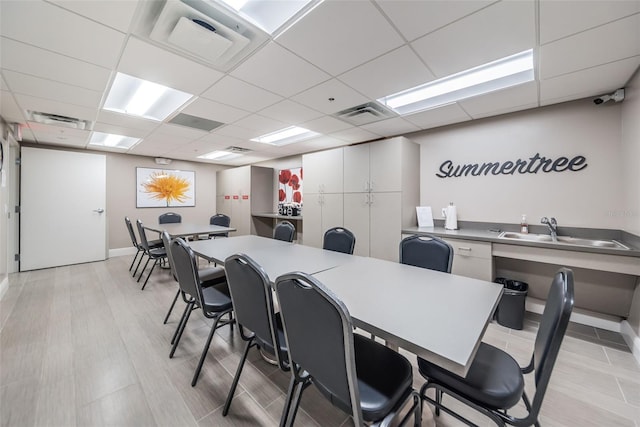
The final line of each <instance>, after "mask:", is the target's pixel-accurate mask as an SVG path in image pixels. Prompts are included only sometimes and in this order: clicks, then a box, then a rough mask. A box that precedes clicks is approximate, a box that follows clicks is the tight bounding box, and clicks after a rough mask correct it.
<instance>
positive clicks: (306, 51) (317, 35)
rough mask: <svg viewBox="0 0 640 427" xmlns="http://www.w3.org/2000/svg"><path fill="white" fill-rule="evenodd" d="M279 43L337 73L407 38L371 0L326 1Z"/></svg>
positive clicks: (291, 29)
mask: <svg viewBox="0 0 640 427" xmlns="http://www.w3.org/2000/svg"><path fill="white" fill-rule="evenodd" d="M277 42H278V43H279V44H281V45H283V46H284V47H286V48H287V49H289V50H291V51H292V52H294V53H296V54H297V55H299V56H301V57H302V58H305V59H306V60H307V61H309V62H311V63H312V64H314V65H316V66H318V67H320V68H321V69H322V70H324V71H326V72H328V73H329V74H332V75H334V76H335V75H338V74H340V73H343V72H345V71H347V70H349V69H351V68H353V67H356V66H358V65H360V64H362V63H364V62H367V61H369V60H371V59H373V58H375V57H377V56H380V55H382V54H383V53H385V52H388V51H390V50H392V49H394V48H397V47H399V46H401V45H402V44H403V43H404V40H403V39H402V38H401V37H400V35H399V34H398V33H397V32H396V31H395V30H394V29H393V27H392V26H391V25H390V24H389V22H388V21H387V20H386V19H385V18H384V17H383V16H382V14H380V12H379V11H378V9H376V7H375V6H374V5H373V4H372V3H370V2H368V1H340V2H338V1H325V2H324V3H322V4H320V5H319V6H318V7H316V8H315V9H314V10H313V11H312V12H311V13H309V14H307V15H306V16H305V17H304V18H302V19H301V20H300V21H298V22H297V23H296V25H294V26H293V27H292V28H290V29H289V30H287V32H285V33H284V34H283V35H281V36H280V37H278V39H277Z"/></svg>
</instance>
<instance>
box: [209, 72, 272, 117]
mask: <svg viewBox="0 0 640 427" xmlns="http://www.w3.org/2000/svg"><path fill="white" fill-rule="evenodd" d="M202 97H203V98H207V99H211V100H213V101H218V102H221V103H223V104H226V105H231V106H233V107H236V108H240V109H243V110H247V111H250V112H252V113H255V112H256V111H260V110H262V109H263V108H265V107H268V106H269V105H272V104H275V103H276V102H278V101H280V100H281V99H282V97H281V96H278V95H276V94H273V93H271V92H268V91H266V90H264V89H260V88H259V87H256V86H253V85H250V84H249V83H245V82H243V81H242V80H238V79H236V78H234V77H230V76H227V77H225V78H223V79H222V80H220V81H219V82H217V83H216V84H214V85H213V86H212V87H211V88H210V89H209V90H207V91H206V92H204V93H203V94H202Z"/></svg>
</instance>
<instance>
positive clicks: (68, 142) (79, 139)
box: [28, 122, 91, 148]
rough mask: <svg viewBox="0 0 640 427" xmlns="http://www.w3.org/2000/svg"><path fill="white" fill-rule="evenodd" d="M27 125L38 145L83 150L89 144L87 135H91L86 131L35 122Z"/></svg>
mask: <svg viewBox="0 0 640 427" xmlns="http://www.w3.org/2000/svg"><path fill="white" fill-rule="evenodd" d="M28 123H29V128H30V129H31V131H32V132H33V134H34V135H35V138H36V140H37V141H38V142H39V143H48V144H55V145H64V146H69V147H83V148H84V147H85V146H86V145H87V143H88V142H89V135H90V134H91V132H90V131H88V130H79V129H70V128H64V127H59V126H51V125H45V124H42V123H36V122H28Z"/></svg>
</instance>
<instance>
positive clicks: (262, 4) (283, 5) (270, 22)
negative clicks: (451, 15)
mask: <svg viewBox="0 0 640 427" xmlns="http://www.w3.org/2000/svg"><path fill="white" fill-rule="evenodd" d="M221 1H222V2H223V3H225V4H226V5H227V6H229V7H230V8H231V9H233V10H235V11H236V12H237V13H238V14H239V15H240V16H242V17H243V18H244V19H246V20H248V21H251V22H252V23H254V24H255V25H257V26H258V27H260V28H262V29H263V30H264V31H265V32H267V33H269V34H270V35H273V34H274V33H275V32H276V31H277V30H278V29H279V28H281V27H283V26H284V25H285V24H286V23H288V22H293V21H294V20H295V21H297V20H298V19H300V18H301V17H302V16H304V15H306V14H307V13H308V12H309V11H311V10H312V9H313V8H315V7H316V6H317V5H318V4H320V3H322V0H286V1H265V0H221ZM287 28H289V27H287Z"/></svg>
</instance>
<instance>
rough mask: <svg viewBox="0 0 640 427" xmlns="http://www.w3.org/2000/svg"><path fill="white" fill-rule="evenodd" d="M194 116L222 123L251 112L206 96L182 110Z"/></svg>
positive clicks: (232, 120)
mask: <svg viewBox="0 0 640 427" xmlns="http://www.w3.org/2000/svg"><path fill="white" fill-rule="evenodd" d="M182 112H183V113H186V114H191V115H192V116H197V117H202V118H205V119H209V120H215V121H217V122H221V123H233V122H235V121H237V120H240V119H241V118H243V117H246V116H248V115H249V114H250V113H249V112H247V111H244V110H240V109H238V108H233V107H230V106H228V105H222V104H220V103H218V102H215V101H211V100H209V99H205V98H198V99H196V100H195V101H193V102H192V103H190V104H189V105H188V106H187V107H186V108H184V109H183V110H182Z"/></svg>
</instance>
